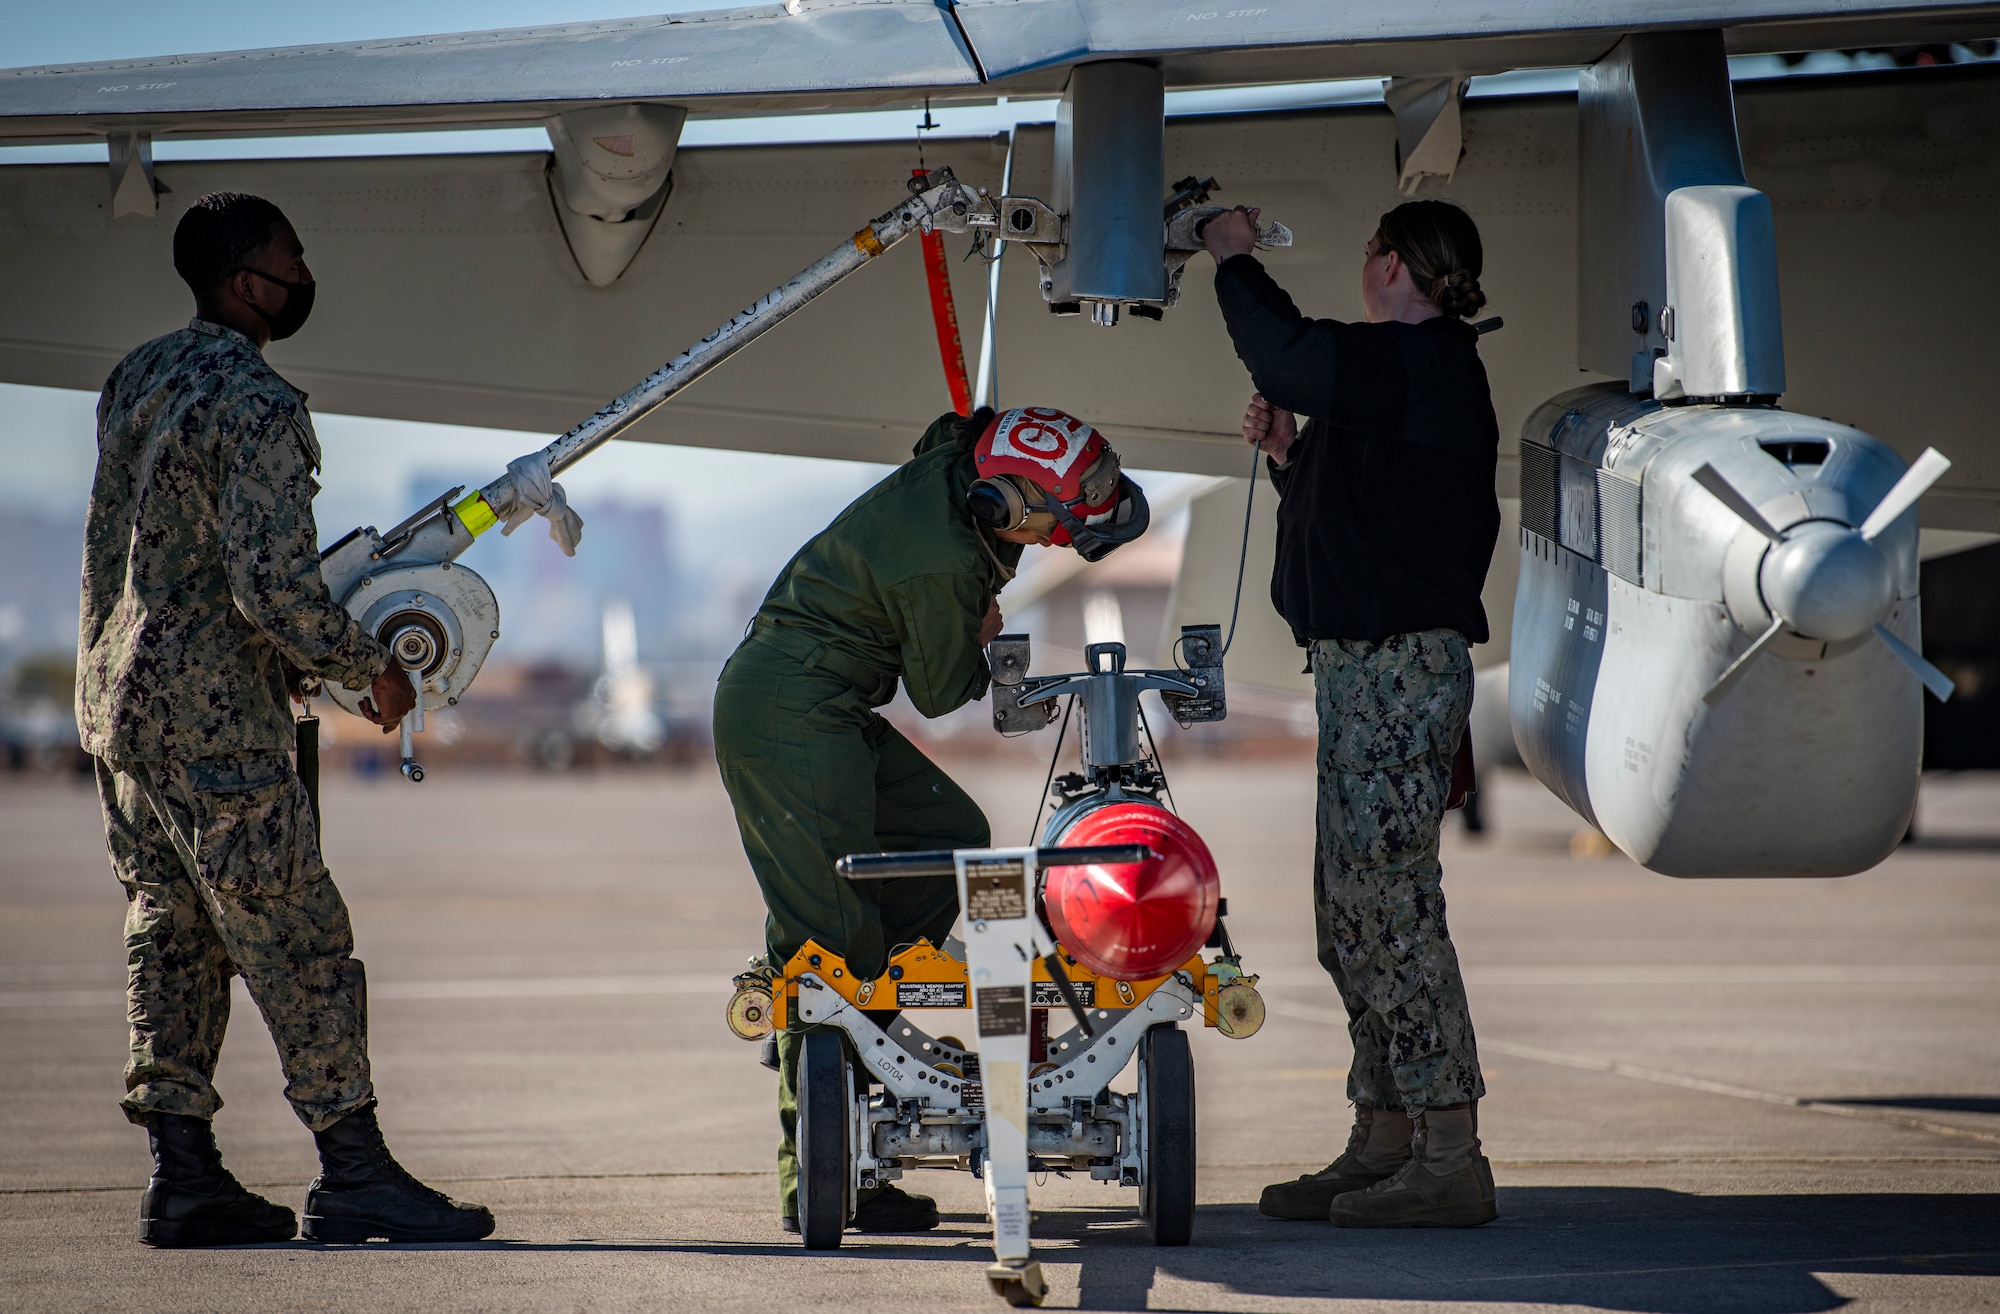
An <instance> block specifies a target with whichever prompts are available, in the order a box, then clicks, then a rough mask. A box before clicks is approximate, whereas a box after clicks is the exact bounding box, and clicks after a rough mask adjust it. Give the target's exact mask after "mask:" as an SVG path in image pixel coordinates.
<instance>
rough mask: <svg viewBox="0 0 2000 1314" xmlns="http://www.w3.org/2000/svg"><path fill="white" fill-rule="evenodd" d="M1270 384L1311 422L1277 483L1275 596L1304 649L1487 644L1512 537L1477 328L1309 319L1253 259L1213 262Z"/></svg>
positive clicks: (1439, 321) (1220, 290)
mask: <svg viewBox="0 0 2000 1314" xmlns="http://www.w3.org/2000/svg"><path fill="white" fill-rule="evenodd" d="M1215 295H1216V300H1217V301H1218V302H1220V303H1221V306H1222V318H1223V321H1224V323H1226V324H1227V325H1228V326H1229V336H1230V338H1231V339H1232V340H1233V341H1234V342H1235V344H1236V354H1237V355H1238V356H1239V357H1241V358H1242V360H1243V363H1244V365H1246V366H1248V367H1249V370H1250V378H1251V381H1252V382H1253V383H1255V384H1256V386H1257V391H1259V392H1261V393H1263V394H1264V397H1265V399H1266V400H1268V401H1269V402H1270V403H1271V404H1272V405H1273V406H1277V407H1280V408H1282V409H1284V410H1288V411H1292V412H1294V413H1296V414H1298V415H1300V416H1301V417H1305V418H1306V424H1305V426H1304V428H1303V429H1302V430H1301V432H1300V434H1299V439H1298V441H1297V442H1296V443H1295V444H1293V446H1292V450H1291V453H1290V456H1291V459H1290V461H1289V462H1288V463H1287V464H1285V465H1282V466H1280V465H1278V464H1276V463H1275V462H1269V461H1267V462H1266V464H1267V465H1268V467H1269V469H1270V472H1271V482H1272V483H1273V484H1274V485H1275V486H1276V487H1277V490H1278V556H1277V564H1276V567H1275V568H1274V569H1273V570H1272V572H1271V601H1272V602H1273V603H1274V604H1275V605H1276V606H1277V608H1278V613H1279V614H1280V615H1282V616H1283V617H1284V618H1285V620H1286V621H1287V622H1289V623H1290V625H1291V627H1292V634H1293V637H1295V638H1296V639H1297V640H1298V641H1299V643H1300V645H1301V646H1303V645H1305V644H1307V643H1309V642H1310V641H1312V640H1314V639H1384V638H1387V637H1389V636H1390V635H1392V634H1406V633H1409V632H1412V631H1415V630H1430V629H1452V630H1457V631H1458V632H1459V633H1461V634H1463V635H1464V636H1465V637H1466V638H1467V639H1470V640H1471V641H1473V642H1474V643H1483V642H1485V641H1486V639H1487V637H1488V635H1487V629H1486V609H1485V607H1483V606H1482V605H1481V604H1480V601H1479V591H1480V589H1481V588H1483V587H1484V586H1485V583H1486V569H1487V567H1488V566H1489V565H1491V564H1492V561H1493V545H1494V541H1495V539H1496V538H1498V536H1499V533H1500V502H1499V498H1498V497H1497V496H1496V495H1495V493H1494V491H1493V476H1494V465H1495V462H1496V461H1497V460H1498V457H1499V446H1500V427H1499V424H1498V422H1497V421H1496V420H1495V419H1494V418H1493V398H1492V393H1491V391H1490V390H1489V389H1488V387H1487V383H1486V367H1485V366H1484V365H1482V364H1481V363H1480V360H1479V335H1478V334H1477V333H1475V332H1473V330H1472V328H1471V326H1470V325H1468V324H1466V323H1465V322H1464V321H1462V320H1458V319H1452V318H1448V317H1439V318H1436V319H1428V320H1425V321H1424V322H1423V323H1421V324H1402V323H1386V324H1344V323H1341V322H1339V321H1338V320H1331V319H1307V318H1306V317H1305V316H1304V315H1301V314H1300V313H1299V310H1298V307H1297V306H1295V305H1293V304H1292V299H1291V298H1290V297H1289V296H1287V295H1285V292H1284V289H1282V288H1280V287H1279V286H1278V285H1277V283H1276V282H1274V281H1273V280H1272V278H1271V276H1270V275H1269V274H1268V273H1266V272H1265V270H1264V266H1263V265H1262V264H1260V263H1259V262H1258V261H1257V259H1256V257H1254V256H1248V255H1239V256H1232V257H1230V258H1229V259H1228V260H1225V261H1223V262H1222V264H1221V265H1220V266H1219V267H1218V268H1217V269H1216V271H1215Z"/></svg>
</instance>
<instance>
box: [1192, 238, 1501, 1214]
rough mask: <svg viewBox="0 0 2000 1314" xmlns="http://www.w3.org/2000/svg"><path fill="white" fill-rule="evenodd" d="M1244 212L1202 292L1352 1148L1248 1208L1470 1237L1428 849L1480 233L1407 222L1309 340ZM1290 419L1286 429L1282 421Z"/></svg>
mask: <svg viewBox="0 0 2000 1314" xmlns="http://www.w3.org/2000/svg"><path fill="white" fill-rule="evenodd" d="M1255 217H1256V211H1254V210H1252V211H1234V212H1231V213H1229V214H1224V215H1219V216H1217V217H1216V218H1215V219H1212V220H1210V221H1209V224H1208V227H1207V230H1206V232H1205V234H1204V237H1205V241H1206V244H1207V246H1208V249H1209V252H1210V253H1211V254H1212V255H1214V256H1215V259H1216V271H1215V294H1216V300H1217V301H1218V302H1219V303H1220V304H1221V307H1222V315H1223V320H1224V322H1225V323H1226V324H1227V325H1228V328H1229V335H1230V338H1231V339H1232V340H1233V341H1234V343H1235V345H1236V354H1237V355H1238V356H1239V357H1241V358H1242V360H1243V363H1244V365H1245V366H1247V367H1248V368H1249V370H1250V378H1251V381H1252V382H1253V383H1254V384H1255V385H1256V387H1257V393H1256V395H1255V396H1253V397H1252V398H1251V403H1250V409H1249V411H1248V413H1247V414H1246V415H1245V416H1244V420H1243V433H1244V436H1245V437H1246V438H1247V439H1249V440H1250V441H1251V442H1253V443H1255V444H1257V446H1258V447H1259V448H1261V449H1262V450H1263V451H1264V452H1265V454H1266V456H1267V458H1268V460H1267V465H1268V466H1269V470H1270V475H1271V482H1272V483H1273V484H1274V485H1275V486H1276V487H1277V489H1278V497H1279V504H1278V545H1277V547H1278V551H1277V563H1276V566H1275V569H1274V570H1273V571H1272V577H1271V600H1272V602H1273V603H1274V604H1275V605H1276V606H1277V609H1278V611H1279V613H1280V614H1281V615H1283V616H1284V618H1285V620H1286V621H1287V622H1288V623H1289V624H1290V625H1291V627H1292V633H1293V635H1294V637H1296V638H1297V639H1298V641H1299V643H1300V644H1301V645H1302V646H1305V647H1308V648H1310V650H1311V653H1312V672H1313V683H1314V688H1315V691H1316V694H1317V701H1318V710H1319V808H1318V829H1319V840H1318V844H1317V846H1316V860H1315V862H1314V871H1313V904H1314V911H1315V915H1316V926H1317V931H1318V941H1319V957H1320V962H1321V963H1322V965H1324V966H1325V967H1326V969H1327V971H1328V972H1329V973H1330V974H1331V975H1332V977H1333V980H1334V984H1335V985H1336V986H1338V987H1339V989H1340V993H1341V998H1342V1000H1343V1001H1344V1002H1345V1003H1346V1005H1347V1015H1348V1018H1349V1023H1348V1031H1349V1034H1350V1035H1351V1037H1352V1038H1353V1042H1354V1061H1353V1063H1352V1064H1351V1065H1350V1067H1349V1070H1348V1083H1347V1084H1348V1092H1347V1093H1348V1098H1349V1099H1350V1100H1352V1101H1353V1102H1354V1106H1355V1124H1354V1129H1353V1132H1352V1134H1351V1136H1350V1138H1349V1141H1348V1147H1347V1151H1346V1152H1345V1153H1344V1154H1342V1155H1341V1156H1340V1158H1338V1159H1336V1160H1335V1161H1334V1162H1333V1163H1331V1164H1329V1165H1328V1166H1327V1167H1326V1168H1325V1169H1323V1170H1322V1171H1320V1172H1318V1173H1315V1174H1312V1175H1310V1176H1307V1177H1302V1178H1300V1179H1298V1180H1297V1181H1294V1182H1281V1183H1278V1184H1276V1185H1274V1186H1271V1187H1269V1188H1267V1189H1266V1190H1265V1192H1264V1197H1263V1200H1262V1201H1261V1202H1260V1205H1259V1207H1260V1208H1261V1209H1262V1210H1263V1212H1264V1213H1266V1214H1268V1215H1270V1216H1272V1217H1275V1218H1330V1219H1331V1220H1332V1221H1333V1222H1334V1223H1336V1224H1340V1225H1343V1226H1349V1227H1413V1226H1445V1227H1453V1226H1456V1227H1470V1226H1476V1225H1478V1224H1480V1223H1485V1222H1489V1221H1491V1220H1492V1219H1493V1218H1494V1217H1496V1216H1497V1215H1496V1212H1495V1209H1494V1199H1493V1173H1492V1169H1491V1167H1490V1166H1489V1165H1488V1163H1487V1161H1486V1158H1485V1156H1484V1155H1483V1154H1481V1153H1480V1146H1479V1137H1478V1104H1477V1101H1478V1100H1479V1098H1480V1097H1481V1096H1483V1095H1484V1094H1485V1093H1486V1088H1485V1083H1484V1082H1483V1081H1482V1079H1481V1077H1480V1072H1479V1055H1478V1050H1477V1047H1476V1045H1475V1042H1474V1039H1473V1032H1472V1019H1471V1015H1470V1013H1469V1011H1468V1009H1467V1006H1466V999H1465V984H1464V981H1463V979H1462V978H1461V976H1460V974H1459V968H1458V956H1457V953H1456V952H1455V951H1454V950H1453V948H1452V944H1451V936H1450V934H1449V932H1448V930H1447V929H1446V926H1445V911H1444V895H1443V892H1442V889H1441V880H1442V876H1443V869H1442V867H1441V866H1440V865H1439V861H1438V840H1439V831H1440V829H1441V826H1442V824H1443V820H1444V813H1445V805H1446V800H1447V796H1448V795H1449V793H1450V789H1451V778H1452V771H1451V765H1452V759H1453V756H1454V755H1455V753H1456V752H1457V749H1458V747H1459V743H1460V740H1461V739H1462V738H1463V736H1464V734H1465V727H1466V720H1467V717H1468V715H1469V713H1470V711H1471V708H1472V659H1471V654H1470V651H1469V650H1470V646H1471V644H1473V643H1475V642H1481V641H1483V640H1485V639H1486V638H1487V627H1486V613H1485V609H1484V608H1483V607H1482V606H1481V605H1480V600H1479V594H1480V590H1481V588H1482V587H1483V586H1484V585H1485V582H1486V570H1487V567H1488V565H1489V564H1490V563H1491V561H1492V558H1493V547H1494V540H1495V538H1496V537H1497V536H1498V534H1499V528H1500V504H1499V500H1498V498H1497V497H1496V496H1495V494H1494V490H1493V477H1494V465H1495V462H1496V460H1497V456H1498V449H1499V427H1498V425H1497V423H1496V422H1495V420H1494V417H1493V402H1492V397H1491V394H1490V392H1489V390H1488V387H1487V382H1486V370H1485V367H1484V366H1483V365H1482V364H1481V363H1480V360H1479V350H1478V341H1479V335H1478V334H1477V333H1476V332H1475V331H1474V330H1473V329H1472V328H1471V327H1470V326H1469V325H1468V324H1466V323H1465V322H1464V321H1465V318H1466V317H1467V316H1469V315H1471V314H1473V313H1475V312H1476V311H1477V310H1478V309H1479V308H1480V307H1481V306H1482V305H1484V304H1485V300H1486V298H1485V296H1484V294H1483V293H1482V292H1481V291H1480V290H1479V274H1480V271H1481V267H1482V264H1483V259H1482V253H1481V249H1480V242H1479V233H1478V230H1477V228H1475V227H1474V226H1473V223H1472V220H1471V219H1470V218H1469V217H1467V215H1466V214H1465V212H1464V211H1462V210H1460V209H1458V208H1457V207H1456V206H1452V205H1448V204H1446V203H1444V202H1442V201H1413V202H1409V203H1407V204H1405V205H1401V206H1398V207H1397V208H1396V209H1394V210H1392V211H1390V212H1389V213H1388V214H1386V215H1384V216H1382V222H1381V226H1380V227H1379V228H1378V229H1377V231H1376V233H1375V236H1374V237H1373V238H1371V239H1370V240H1369V243H1368V249H1367V252H1366V255H1365V259H1364V262H1363V265H1362V273H1361V283H1362V289H1361V291H1362V304H1363V307H1364V308H1365V310H1366V311H1367V316H1368V320H1367V322H1366V323H1359V324H1350V323H1341V322H1339V321H1336V320H1326V319H1319V320H1315V319H1307V318H1306V317H1305V316H1303V315H1301V314H1300V313H1299V310H1298V308H1297V307H1296V306H1295V305H1293V304H1292V299H1291V298H1290V297H1289V296H1287V295H1286V294H1285V292H1284V290H1283V289H1282V288H1280V287H1279V286H1278V285H1277V283H1276V282H1275V281H1273V280H1272V278H1271V276H1270V275H1269V274H1268V273H1266V272H1265V270H1264V267H1263V265H1262V264H1260V263H1259V262H1258V261H1257V259H1256V257H1255V256H1253V255H1251V254H1250V251H1251V249H1252V245H1253V243H1254V239H1255V228H1254V224H1255ZM1301 417H1303V418H1304V419H1305V425H1304V428H1303V430H1301V429H1300V427H1299V425H1298V419H1299V418H1301Z"/></svg>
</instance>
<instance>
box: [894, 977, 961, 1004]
mask: <svg viewBox="0 0 2000 1314" xmlns="http://www.w3.org/2000/svg"><path fill="white" fill-rule="evenodd" d="M896 1007H897V1008H964V1007H965V982H963V981H898V982H896Z"/></svg>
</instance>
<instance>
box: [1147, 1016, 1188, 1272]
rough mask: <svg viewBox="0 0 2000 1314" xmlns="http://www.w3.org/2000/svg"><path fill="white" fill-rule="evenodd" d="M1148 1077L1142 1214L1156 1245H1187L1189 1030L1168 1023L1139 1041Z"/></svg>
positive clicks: (1155, 1028) (1149, 1032)
mask: <svg viewBox="0 0 2000 1314" xmlns="http://www.w3.org/2000/svg"><path fill="white" fill-rule="evenodd" d="M1139 1065H1140V1068H1141V1070H1142V1072H1143V1073H1144V1076H1145V1081H1146V1107H1145V1109H1144V1111H1143V1116H1144V1119H1145V1139H1144V1144H1143V1145H1142V1146H1141V1152H1142V1154H1143V1165H1142V1167H1143V1171H1144V1172H1145V1185H1144V1187H1142V1188H1141V1190H1142V1196H1141V1201H1140V1206H1139V1212H1140V1214H1141V1215H1142V1216H1143V1217H1144V1218H1145V1220H1146V1225H1147V1227H1148V1228H1149V1229H1150V1230H1151V1232H1152V1234H1153V1244H1154V1245H1156V1246H1184V1245H1187V1244H1188V1243H1189V1242H1190V1241H1192V1240H1193V1239H1194V1194H1195V1154H1194V1152H1195V1144H1194V1133H1195V1124H1194V1052H1193V1051H1192V1050H1191V1049H1189V1048H1188V1038H1187V1033H1186V1032H1185V1031H1182V1030H1181V1029H1180V1028H1179V1027H1177V1026H1175V1025H1174V1024H1173V1023H1171V1022H1168V1023H1164V1024H1162V1025H1160V1026H1157V1027H1154V1028H1152V1029H1151V1030H1149V1031H1147V1032H1146V1034H1145V1035H1144V1036H1142V1037H1141V1038H1140V1040H1139Z"/></svg>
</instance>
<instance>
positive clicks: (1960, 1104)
mask: <svg viewBox="0 0 2000 1314" xmlns="http://www.w3.org/2000/svg"><path fill="white" fill-rule="evenodd" d="M1814 1103H1817V1104H1845V1105H1852V1106H1854V1107H1856V1108H1868V1109H1923V1110H1926V1111H1928V1112H1931V1113H2000V1095H1870V1096H1866V1097H1856V1096H1848V1095H1822V1096H1819V1097H1818V1098H1817V1099H1815V1101H1814Z"/></svg>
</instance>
